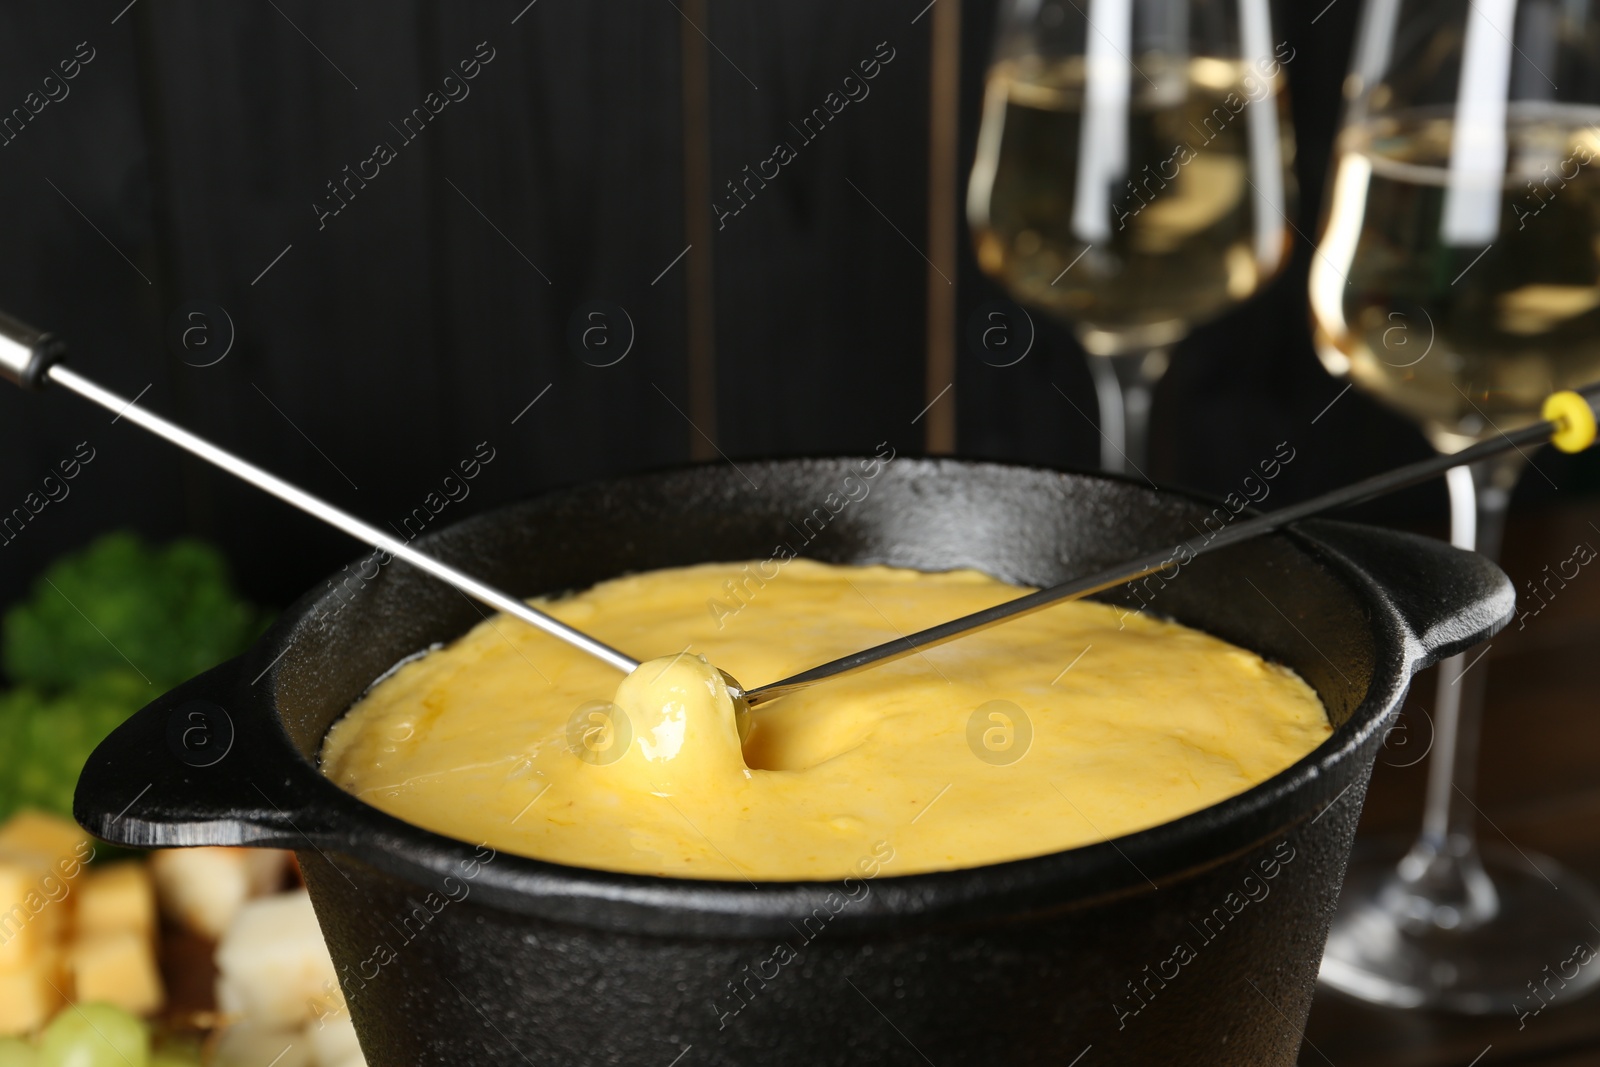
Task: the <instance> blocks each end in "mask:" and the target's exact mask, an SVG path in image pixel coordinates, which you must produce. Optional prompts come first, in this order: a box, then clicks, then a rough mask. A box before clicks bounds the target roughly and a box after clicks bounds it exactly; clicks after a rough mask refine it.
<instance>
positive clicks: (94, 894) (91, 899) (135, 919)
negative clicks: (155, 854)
mask: <svg viewBox="0 0 1600 1067" xmlns="http://www.w3.org/2000/svg"><path fill="white" fill-rule="evenodd" d="M77 898H78V908H77V923H76V928H77V931H78V936H79V937H89V936H92V935H94V934H109V933H116V932H120V931H129V932H132V933H137V934H142V935H144V936H145V937H147V938H148V937H153V936H154V935H155V929H156V890H155V885H154V884H153V883H152V881H151V878H150V871H149V869H148V868H147V867H146V866H145V865H144V864H143V863H140V862H138V861H137V860H129V861H126V862H122V863H112V864H108V865H107V866H105V867H99V868H96V869H94V870H91V871H89V872H87V873H86V874H84V876H83V880H82V881H81V882H80V883H79V885H78V891H77Z"/></svg>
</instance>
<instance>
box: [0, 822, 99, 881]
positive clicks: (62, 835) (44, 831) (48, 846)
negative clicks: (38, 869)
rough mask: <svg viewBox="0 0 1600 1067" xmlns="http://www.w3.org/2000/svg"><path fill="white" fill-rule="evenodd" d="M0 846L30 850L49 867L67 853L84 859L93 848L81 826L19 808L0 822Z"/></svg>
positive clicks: (67, 856) (66, 855) (1, 848)
mask: <svg viewBox="0 0 1600 1067" xmlns="http://www.w3.org/2000/svg"><path fill="white" fill-rule="evenodd" d="M0 850H4V851H7V852H21V853H31V854H32V855H34V856H37V857H38V858H40V859H42V860H44V861H45V865H46V866H49V867H54V866H55V865H56V863H57V861H60V860H64V859H68V858H69V857H70V858H76V859H78V860H84V859H87V858H88V857H89V855H90V854H91V852H92V849H91V848H90V844H89V835H88V834H86V833H84V831H83V828H82V827H81V826H79V825H78V824H77V823H75V822H72V821H71V820H69V819H63V818H61V817H60V816H59V815H50V814H47V813H45V812H42V811H19V812H17V814H15V815H13V816H12V817H11V818H10V819H7V820H6V822H5V824H4V825H0Z"/></svg>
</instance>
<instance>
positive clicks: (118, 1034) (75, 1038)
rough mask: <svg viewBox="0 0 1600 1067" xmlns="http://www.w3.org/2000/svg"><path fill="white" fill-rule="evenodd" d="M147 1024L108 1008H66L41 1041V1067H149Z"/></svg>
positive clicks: (103, 1005)
mask: <svg viewBox="0 0 1600 1067" xmlns="http://www.w3.org/2000/svg"><path fill="white" fill-rule="evenodd" d="M149 1063H150V1035H149V1033H148V1032H147V1031H146V1030H145V1026H144V1023H142V1022H140V1021H139V1020H138V1019H137V1018H135V1017H134V1016H132V1015H129V1014H128V1013H127V1012H125V1011H123V1010H122V1009H121V1008H114V1007H112V1006H111V1005H109V1004H77V1005H73V1006H71V1007H68V1008H66V1009H65V1010H63V1011H62V1012H61V1013H60V1014H58V1015H57V1016H56V1017H55V1018H54V1019H52V1020H50V1025H49V1026H46V1027H45V1028H44V1033H43V1034H41V1035H40V1037H39V1058H38V1067H149Z"/></svg>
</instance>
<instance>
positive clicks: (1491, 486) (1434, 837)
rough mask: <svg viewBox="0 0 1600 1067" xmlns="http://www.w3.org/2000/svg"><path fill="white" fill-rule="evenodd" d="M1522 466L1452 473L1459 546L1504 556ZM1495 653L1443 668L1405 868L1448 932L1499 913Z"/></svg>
mask: <svg viewBox="0 0 1600 1067" xmlns="http://www.w3.org/2000/svg"><path fill="white" fill-rule="evenodd" d="M1521 467H1522V457H1521V456H1519V455H1517V454H1515V453H1513V454H1511V455H1510V457H1509V458H1497V459H1493V460H1486V461H1484V462H1483V463H1478V464H1474V465H1472V466H1471V467H1456V468H1454V469H1453V470H1451V471H1450V473H1449V475H1448V477H1447V485H1448V486H1449V490H1450V543H1451V544H1453V545H1455V546H1456V547H1457V548H1466V549H1472V550H1475V551H1477V552H1479V553H1481V554H1483V555H1485V556H1488V557H1489V558H1490V559H1496V558H1497V557H1498V556H1499V554H1500V541H1501V536H1502V534H1503V533H1504V531H1505V518H1506V510H1507V507H1508V506H1509V504H1510V501H1511V489H1512V488H1513V486H1515V484H1516V479H1517V475H1518V473H1520V471H1521ZM1487 651H1488V650H1487V648H1475V649H1469V650H1468V651H1466V652H1462V653H1459V654H1457V655H1455V656H1451V657H1450V658H1449V659H1447V660H1445V661H1444V662H1443V663H1441V664H1440V665H1439V679H1438V691H1437V692H1438V695H1437V696H1436V698H1435V701H1434V731H1435V733H1434V747H1433V759H1432V762H1431V763H1430V764H1429V766H1428V791H1427V804H1426V807H1425V809H1424V811H1423V816H1422V833H1421V835H1420V836H1419V837H1418V838H1417V842H1416V844H1415V845H1414V846H1413V847H1412V849H1411V852H1410V854H1409V855H1408V856H1407V857H1406V858H1405V860H1404V861H1402V863H1401V865H1400V877H1401V880H1402V881H1403V882H1405V883H1406V884H1407V885H1408V886H1409V887H1410V888H1411V889H1412V891H1413V892H1416V893H1418V894H1419V895H1420V896H1422V897H1424V898H1426V899H1427V900H1428V901H1429V902H1430V903H1432V904H1433V905H1434V908H1433V914H1432V916H1431V918H1432V919H1433V921H1434V922H1435V923H1436V924H1438V925H1441V926H1445V927H1455V926H1472V925H1478V924H1481V923H1483V922H1487V921H1488V920H1489V919H1491V918H1493V917H1494V915H1495V913H1496V911H1497V910H1498V901H1497V899H1496V895H1495V892H1494V886H1493V884H1492V883H1491V882H1490V881H1489V879H1488V876H1487V875H1486V874H1485V873H1484V871H1483V865H1482V863H1481V862H1480V860H1479V858H1478V851H1477V848H1478V846H1477V818H1478V811H1477V807H1476V806H1475V801H1474V800H1473V794H1474V792H1475V786H1476V782H1477V770H1478V740H1479V734H1480V733H1481V728H1482V719H1483V696H1484V686H1485V682H1486V681H1487V679H1488V674H1489V670H1488V665H1487V664H1486V663H1484V662H1483V658H1484V656H1485V655H1486V654H1487Z"/></svg>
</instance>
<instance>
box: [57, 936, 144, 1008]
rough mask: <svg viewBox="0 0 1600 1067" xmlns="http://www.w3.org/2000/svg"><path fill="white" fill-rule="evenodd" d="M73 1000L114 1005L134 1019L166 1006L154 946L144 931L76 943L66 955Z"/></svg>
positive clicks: (79, 940)
mask: <svg viewBox="0 0 1600 1067" xmlns="http://www.w3.org/2000/svg"><path fill="white" fill-rule="evenodd" d="M67 967H68V969H69V970H70V971H71V972H72V984H73V990H74V992H73V999H75V1000H78V1001H83V1002H89V1001H100V1002H103V1003H106V1004H112V1005H115V1006H116V1007H119V1008H121V1009H123V1010H124V1011H128V1012H132V1013H133V1014H135V1015H149V1014H151V1013H153V1012H155V1011H158V1010H160V1008H161V1006H162V1005H163V1004H165V1003H166V999H167V996H166V990H165V988H164V987H163V986H162V984H161V971H160V969H159V968H158V967H157V966H156V954H155V945H154V942H153V941H152V940H151V938H150V935H149V934H147V933H144V932H141V931H131V930H121V931H117V932H114V933H102V934H95V935H93V936H89V937H83V938H80V939H78V940H77V941H76V942H74V943H73V945H72V948H71V949H70V950H69V951H68V953H67Z"/></svg>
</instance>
